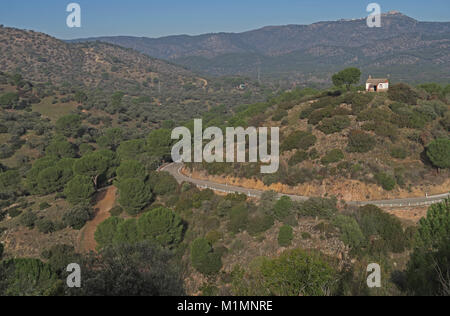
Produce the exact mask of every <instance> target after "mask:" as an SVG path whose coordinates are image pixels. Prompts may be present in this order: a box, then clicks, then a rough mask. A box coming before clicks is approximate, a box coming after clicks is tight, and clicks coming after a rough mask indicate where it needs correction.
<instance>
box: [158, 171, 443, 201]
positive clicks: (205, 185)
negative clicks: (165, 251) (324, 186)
mask: <svg viewBox="0 0 450 316" xmlns="http://www.w3.org/2000/svg"><path fill="white" fill-rule="evenodd" d="M182 168H183V164H181V163H173V164H170V165H167V166H164V167H162V168H161V169H160V171H166V172H169V173H170V174H171V175H172V176H174V177H175V179H176V180H177V181H178V182H179V183H182V182H189V183H193V184H195V185H197V187H199V188H202V189H211V190H213V191H217V192H222V193H241V194H245V195H247V196H249V197H255V198H259V197H261V195H262V194H263V193H264V191H262V190H254V189H246V188H242V187H238V186H234V185H226V184H221V183H215V182H211V181H205V180H199V179H194V178H190V177H187V176H185V175H183V174H182V173H181V169H182ZM282 196H289V197H290V198H291V199H292V200H294V201H304V200H307V199H309V197H306V196H299V195H289V194H279V197H282ZM449 197H450V193H445V194H440V195H434V196H428V197H421V198H408V199H394V200H379V201H365V202H355V201H347V203H348V204H349V205H355V206H364V205H368V204H372V205H376V206H379V207H384V208H398V207H410V206H427V205H432V204H435V203H439V202H442V201H443V200H444V199H446V198H449Z"/></svg>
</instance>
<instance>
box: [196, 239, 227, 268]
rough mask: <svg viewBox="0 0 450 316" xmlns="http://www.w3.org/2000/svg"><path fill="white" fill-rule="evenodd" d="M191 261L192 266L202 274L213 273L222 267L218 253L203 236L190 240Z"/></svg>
mask: <svg viewBox="0 0 450 316" xmlns="http://www.w3.org/2000/svg"><path fill="white" fill-rule="evenodd" d="M191 262H192V266H193V267H194V268H195V269H196V270H197V271H199V272H200V273H202V274H204V275H213V274H216V273H218V272H219V271H220V269H222V259H221V257H220V254H218V253H216V252H214V249H213V248H212V246H211V244H210V243H209V242H208V241H207V240H206V239H204V238H198V239H196V240H194V241H193V242H192V244H191Z"/></svg>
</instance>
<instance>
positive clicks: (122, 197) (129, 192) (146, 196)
mask: <svg viewBox="0 0 450 316" xmlns="http://www.w3.org/2000/svg"><path fill="white" fill-rule="evenodd" d="M152 198H153V194H152V192H151V190H150V186H149V185H148V184H146V183H144V181H142V180H140V179H126V180H123V181H121V182H120V183H119V199H118V201H119V203H120V205H121V206H122V207H123V208H124V209H125V211H126V212H127V213H128V214H130V215H132V216H135V215H137V214H139V213H140V212H141V211H142V210H143V209H144V208H145V207H146V206H147V205H149V204H150V203H151V201H152Z"/></svg>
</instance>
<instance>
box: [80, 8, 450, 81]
mask: <svg viewBox="0 0 450 316" xmlns="http://www.w3.org/2000/svg"><path fill="white" fill-rule="evenodd" d="M75 41H77V42H78V41H103V42H108V43H112V44H116V45H120V46H124V47H127V48H132V49H135V50H138V51H140V52H142V53H145V54H147V55H150V56H153V57H157V58H162V59H166V60H171V61H173V62H175V63H178V64H180V65H183V66H186V67H188V68H190V69H192V70H195V71H199V72H202V73H207V74H211V75H236V74H240V75H252V76H255V77H256V76H257V73H258V71H260V72H261V75H262V77H263V78H268V77H271V78H276V79H290V80H299V81H308V80H313V81H317V82H321V81H323V80H326V78H328V76H329V74H330V73H332V72H333V71H335V70H337V69H339V68H342V67H345V66H348V65H354V66H358V67H361V68H363V70H364V71H365V72H366V71H370V72H372V73H373V74H374V75H376V74H384V75H386V74H391V76H392V77H393V78H395V79H398V80H405V81H414V80H413V79H412V78H411V76H412V74H414V73H418V74H419V75H418V76H414V79H416V81H422V80H428V79H437V80H438V81H445V82H448V81H449V80H450V66H449V65H450V63H449V62H450V53H449V52H450V22H419V21H417V20H415V19H413V18H410V17H408V16H406V15H403V14H401V13H399V12H389V13H387V14H383V16H382V27H381V28H369V27H368V26H367V24H366V20H365V19H355V20H339V21H332V22H318V23H314V24H311V25H286V26H268V27H264V28H261V29H258V30H253V31H248V32H244V33H217V34H204V35H198V36H188V35H180V36H169V37H163V38H157V39H153V38H145V37H140V38H139V37H128V36H118V37H98V38H88V39H79V40H75Z"/></svg>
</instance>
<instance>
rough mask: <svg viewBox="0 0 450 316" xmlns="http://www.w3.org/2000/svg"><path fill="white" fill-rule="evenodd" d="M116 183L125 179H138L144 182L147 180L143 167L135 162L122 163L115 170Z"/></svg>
mask: <svg viewBox="0 0 450 316" xmlns="http://www.w3.org/2000/svg"><path fill="white" fill-rule="evenodd" d="M116 174H117V181H119V182H120V181H123V180H126V179H140V180H142V181H145V179H146V178H147V172H146V171H145V167H144V166H143V165H142V164H141V163H140V162H138V161H136V160H125V161H122V162H121V164H120V166H119V167H118V168H117V170H116Z"/></svg>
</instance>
